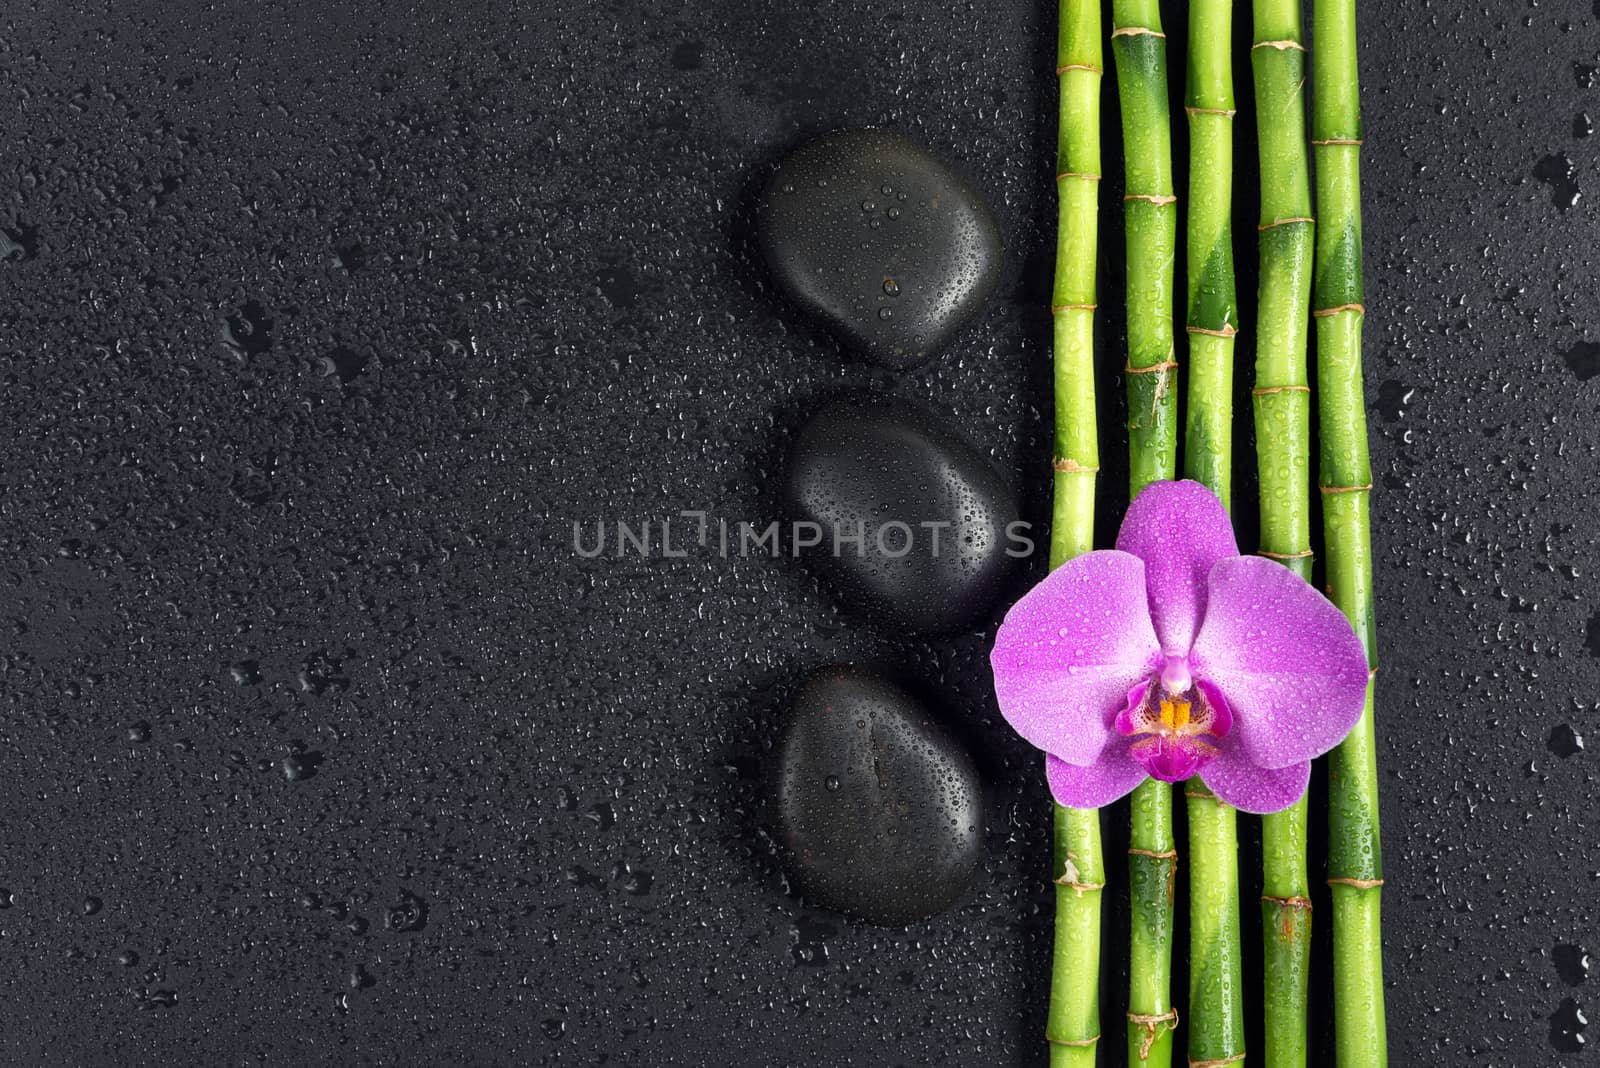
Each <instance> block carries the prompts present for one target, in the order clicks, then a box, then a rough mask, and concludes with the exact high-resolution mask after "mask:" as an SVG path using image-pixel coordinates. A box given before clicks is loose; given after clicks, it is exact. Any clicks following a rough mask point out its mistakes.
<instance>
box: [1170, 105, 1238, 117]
mask: <svg viewBox="0 0 1600 1068" xmlns="http://www.w3.org/2000/svg"><path fill="white" fill-rule="evenodd" d="M1183 110H1184V111H1186V112H1188V113H1189V114H1190V115H1221V116H1222V117H1223V118H1225V119H1231V118H1233V117H1234V116H1235V115H1236V114H1238V112H1237V111H1235V110H1234V109H1233V108H1197V107H1186V108H1184V109H1183Z"/></svg>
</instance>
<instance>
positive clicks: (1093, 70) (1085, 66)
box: [1056, 63, 1105, 78]
mask: <svg viewBox="0 0 1600 1068" xmlns="http://www.w3.org/2000/svg"><path fill="white" fill-rule="evenodd" d="M1069 70H1086V71H1088V72H1089V73H1090V74H1104V73H1105V71H1103V70H1101V69H1100V68H1099V67H1097V66H1095V65H1094V64H1093V63H1063V64H1061V66H1059V67H1057V68H1056V77H1058V78H1059V77H1060V76H1061V75H1063V74H1065V73H1067V71H1069Z"/></svg>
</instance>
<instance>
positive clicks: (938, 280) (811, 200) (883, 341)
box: [760, 130, 1001, 370]
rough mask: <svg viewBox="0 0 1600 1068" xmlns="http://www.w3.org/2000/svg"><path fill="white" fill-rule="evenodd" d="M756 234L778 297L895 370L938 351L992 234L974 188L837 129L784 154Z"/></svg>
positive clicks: (969, 298) (986, 287)
mask: <svg viewBox="0 0 1600 1068" xmlns="http://www.w3.org/2000/svg"><path fill="white" fill-rule="evenodd" d="M760 238H761V249H762V252H763V254H764V255H765V257H766V260H767V264H768V265H769V267H770V268H771V270H772V275H773V278H774V279H775V280H776V282H777V285H778V287H779V289H781V290H782V291H783V293H784V294H785V295H787V296H788V297H789V299H790V300H792V301H793V302H794V303H795V304H797V305H799V306H800V307H801V308H803V309H805V310H806V311H808V312H810V313H812V314H813V315H816V316H817V317H818V318H820V319H821V320H822V321H823V322H825V323H826V324H827V325H828V326H829V328H830V329H832V331H833V332H834V333H835V334H836V335H837V336H838V337H839V338H840V340H841V341H843V342H844V343H845V344H846V345H848V346H849V347H850V348H852V349H855V350H857V351H858V352H860V353H861V354H862V355H864V356H865V357H867V358H868V359H870V360H872V361H873V362H874V363H878V364H882V365H883V366H885V367H889V368H893V369H896V370H903V369H906V368H909V367H914V366H916V365H917V364H918V363H921V362H922V361H923V360H925V359H926V358H927V357H928V356H930V355H932V354H933V353H934V352H936V351H937V350H938V349H940V348H941V347H943V346H944V344H945V343H946V342H947V341H949V340H950V338H951V336H952V335H954V334H955V332H956V331H957V330H958V329H959V328H960V327H961V325H962V324H963V323H965V322H966V321H967V320H968V319H970V318H971V317H972V316H973V314H974V313H975V312H977V310H978V309H979V308H980V307H981V306H982V304H983V302H984V301H985V300H986V299H987V298H988V296H989V294H990V293H991V292H992V291H993V290H994V287H995V282H996V280H997V279H998V278H999V275H1000V256H1001V243H1000V230H999V227H998V226H996V225H995V221H994V216H993V215H991V214H990V213H989V208H988V206H987V205H985V204H984V202H983V198H982V197H981V196H980V195H979V193H978V191H977V190H976V189H975V188H973V186H972V184H971V183H969V182H968V181H967V180H966V179H965V178H963V177H962V176H961V175H959V174H957V173H956V172H955V171H954V170H952V169H951V168H950V167H949V166H948V165H946V164H945V163H944V162H943V161H941V160H940V159H938V158H937V157H935V156H934V155H932V154H931V153H929V152H928V151H927V150H926V149H924V148H923V147H922V146H920V145H918V144H916V143H915V142H912V141H908V140H906V139H905V138H904V137H901V136H900V135H898V134H893V133H888V132H886V131H884V130H841V131H839V132H837V133H831V134H828V135H826V136H824V137H821V138H818V139H817V140H815V141H812V142H811V143H809V144H807V145H805V146H803V147H801V148H799V149H797V150H796V151H795V152H794V153H792V154H791V155H790V156H789V157H788V158H787V159H785V160H784V161H783V163H782V164H781V165H780V166H779V167H778V170H777V173H776V174H774V175H773V177H772V181H771V183H770V184H769V185H768V186H767V190H766V193H765V194H764V195H763V197H762V200H761V206H760Z"/></svg>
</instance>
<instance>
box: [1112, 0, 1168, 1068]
mask: <svg viewBox="0 0 1600 1068" xmlns="http://www.w3.org/2000/svg"><path fill="white" fill-rule="evenodd" d="M1112 17H1113V20H1114V22H1115V28H1114V29H1113V30H1112V31H1111V48H1112V53H1113V55H1114V56H1115V58H1116V64H1117V89H1118V95H1119V97H1120V99H1121V102H1122V140H1123V146H1124V164H1123V166H1124V176H1125V182H1124V196H1123V198H1122V211H1123V218H1124V222H1125V229H1126V235H1127V239H1126V240H1127V243H1126V249H1127V256H1126V261H1127V306H1128V364H1127V368H1126V376H1127V383H1128V474H1129V485H1128V490H1129V495H1130V496H1137V495H1138V494H1139V491H1140V490H1142V489H1144V488H1145V486H1147V485H1149V484H1150V483H1151V482H1155V481H1158V480H1161V479H1170V478H1173V477H1174V476H1175V474H1176V471H1177V452H1178V442H1177V414H1176V408H1177V396H1176V391H1175V389H1174V383H1175V380H1176V378H1177V370H1178V364H1177V361H1176V359H1175V355H1176V352H1175V348H1174V345H1173V331H1172V297H1173V293H1172V289H1173V263H1174V261H1175V259H1176V246H1177V229H1178V227H1177V218H1178V208H1177V203H1178V198H1177V197H1176V196H1174V195H1173V191H1172V122H1171V115H1170V108H1169V106H1168V104H1167V41H1166V35H1165V33H1163V32H1162V28H1161V5H1160V3H1159V2H1158V0H1115V3H1114V4H1113V5H1112ZM1172 816H1173V812H1172V787H1171V786H1169V785H1168V784H1166V783H1164V782H1160V781H1158V780H1155V779H1150V780H1147V781H1146V782H1145V783H1144V784H1143V785H1141V786H1140V787H1139V788H1138V789H1136V790H1135V791H1134V792H1133V797H1132V800H1131V806H1130V810H1129V817H1130V827H1129V836H1128V893H1129V904H1130V908H1129V929H1128V948H1129V969H1128V1025H1127V1026H1128V1034H1127V1040H1128V1063H1129V1064H1130V1065H1139V1064H1143V1065H1147V1066H1149V1068H1167V1066H1168V1065H1170V1064H1171V1063H1172V1043H1173V1037H1172V1036H1173V1032H1174V1031H1175V1030H1176V1029H1177V1023H1178V1014H1177V1011H1176V1010H1175V1009H1174V1007H1173V1004H1172V934H1173V890H1174V883H1175V881H1176V879H1177V867H1178V852H1177V843H1176V841H1175V840H1174V838H1173V833H1172Z"/></svg>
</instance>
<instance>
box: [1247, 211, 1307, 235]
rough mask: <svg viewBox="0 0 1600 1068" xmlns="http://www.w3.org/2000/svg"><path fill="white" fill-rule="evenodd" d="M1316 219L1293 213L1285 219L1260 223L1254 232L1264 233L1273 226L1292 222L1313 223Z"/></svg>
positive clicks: (1288, 224)
mask: <svg viewBox="0 0 1600 1068" xmlns="http://www.w3.org/2000/svg"><path fill="white" fill-rule="evenodd" d="M1316 221H1317V220H1316V219H1313V218H1312V217H1311V216H1309V215H1295V216H1292V217H1290V218H1287V219H1273V220H1272V221H1271V222H1269V223H1262V224H1261V225H1260V226H1257V227H1256V232H1257V233H1260V234H1264V233H1266V232H1267V231H1268V230H1271V229H1273V228H1274V227H1278V226H1290V225H1292V224H1294V223H1314V222H1316Z"/></svg>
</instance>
